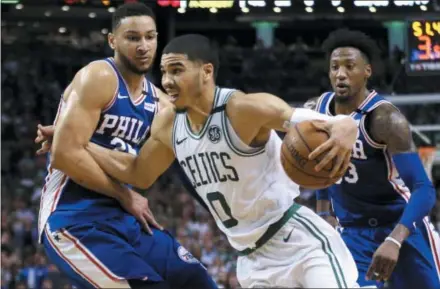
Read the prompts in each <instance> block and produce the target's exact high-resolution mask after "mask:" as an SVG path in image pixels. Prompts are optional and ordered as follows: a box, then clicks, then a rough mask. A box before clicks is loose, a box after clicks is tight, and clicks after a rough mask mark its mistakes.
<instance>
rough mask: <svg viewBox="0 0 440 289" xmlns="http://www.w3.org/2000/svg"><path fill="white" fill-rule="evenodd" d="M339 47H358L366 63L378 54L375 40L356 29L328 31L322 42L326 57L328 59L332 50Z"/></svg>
mask: <svg viewBox="0 0 440 289" xmlns="http://www.w3.org/2000/svg"><path fill="white" fill-rule="evenodd" d="M339 47H354V48H356V49H358V50H359V51H360V52H361V54H362V56H363V57H364V58H365V60H366V61H367V62H368V63H372V62H375V61H376V60H377V58H378V57H379V54H380V51H379V48H378V47H377V45H376V43H375V41H374V40H373V39H372V38H371V37H370V36H368V35H367V34H365V33H363V32H361V31H357V30H349V29H339V30H336V31H334V32H332V33H330V35H329V36H328V38H327V39H326V40H325V41H324V43H323V44H322V48H323V50H324V51H325V53H326V55H327V59H330V56H331V54H332V52H333V51H334V50H335V49H337V48H339Z"/></svg>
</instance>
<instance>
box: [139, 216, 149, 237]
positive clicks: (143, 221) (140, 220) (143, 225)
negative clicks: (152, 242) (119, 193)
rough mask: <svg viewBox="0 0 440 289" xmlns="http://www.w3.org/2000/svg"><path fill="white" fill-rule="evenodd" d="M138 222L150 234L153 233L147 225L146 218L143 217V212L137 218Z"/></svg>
mask: <svg viewBox="0 0 440 289" xmlns="http://www.w3.org/2000/svg"><path fill="white" fill-rule="evenodd" d="M138 220H139V222H140V223H141V225H142V228H143V229H144V230H145V231H146V232H147V233H148V234H150V235H153V231H151V229H150V226H149V225H148V221H147V219H146V218H145V217H144V215H143V214H141V216H140V217H139V218H138Z"/></svg>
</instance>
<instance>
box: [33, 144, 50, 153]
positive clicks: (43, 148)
mask: <svg viewBox="0 0 440 289" xmlns="http://www.w3.org/2000/svg"><path fill="white" fill-rule="evenodd" d="M49 151H50V144H49V143H48V142H47V141H45V142H43V143H42V144H41V148H40V149H39V150H38V151H37V153H36V154H37V155H42V154H45V153H47V152H49Z"/></svg>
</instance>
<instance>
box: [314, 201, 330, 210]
mask: <svg viewBox="0 0 440 289" xmlns="http://www.w3.org/2000/svg"><path fill="white" fill-rule="evenodd" d="M316 212H317V213H325V212H328V213H330V212H331V204H330V201H329V200H317V201H316Z"/></svg>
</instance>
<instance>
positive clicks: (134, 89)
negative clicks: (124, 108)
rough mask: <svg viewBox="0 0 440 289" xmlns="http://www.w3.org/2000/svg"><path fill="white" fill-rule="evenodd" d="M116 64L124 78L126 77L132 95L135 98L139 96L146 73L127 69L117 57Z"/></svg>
mask: <svg viewBox="0 0 440 289" xmlns="http://www.w3.org/2000/svg"><path fill="white" fill-rule="evenodd" d="M115 64H116V67H117V68H118V71H119V73H120V74H121V75H122V78H123V79H124V81H125V83H126V84H127V86H128V87H127V89H128V90H129V92H130V95H133V96H134V97H135V98H136V97H138V96H139V94H140V93H142V84H143V81H144V77H145V75H144V74H137V73H134V72H132V71H130V70H129V69H127V68H126V67H125V66H124V65H122V64H121V63H120V62H119V61H117V59H116V58H115Z"/></svg>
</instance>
